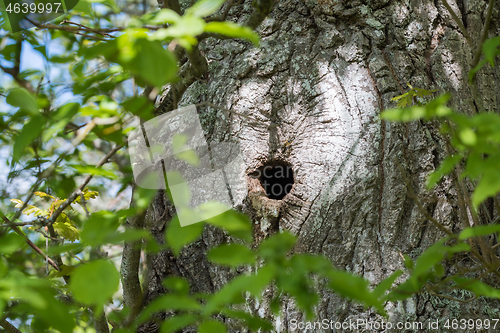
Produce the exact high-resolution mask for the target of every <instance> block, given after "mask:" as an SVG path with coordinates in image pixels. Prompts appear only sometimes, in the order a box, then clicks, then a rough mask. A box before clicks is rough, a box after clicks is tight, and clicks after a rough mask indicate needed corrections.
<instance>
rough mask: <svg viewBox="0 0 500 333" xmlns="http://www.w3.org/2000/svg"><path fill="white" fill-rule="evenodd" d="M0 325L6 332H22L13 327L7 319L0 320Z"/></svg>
mask: <svg viewBox="0 0 500 333" xmlns="http://www.w3.org/2000/svg"><path fill="white" fill-rule="evenodd" d="M0 326H2V327H3V328H4V329H5V330H6V331H7V333H22V332H21V331H20V330H18V329H17V328H15V327H14V325H12V324H11V323H9V322H8V321H7V319H2V320H0Z"/></svg>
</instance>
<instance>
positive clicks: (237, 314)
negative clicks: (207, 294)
mask: <svg viewBox="0 0 500 333" xmlns="http://www.w3.org/2000/svg"><path fill="white" fill-rule="evenodd" d="M222 314H223V315H224V316H227V317H231V318H236V319H239V320H242V321H243V322H244V323H245V325H246V326H247V327H248V328H249V329H250V330H251V331H254V332H258V331H260V332H268V331H272V329H273V325H272V324H271V323H270V322H268V321H267V320H265V319H262V318H260V317H258V316H252V315H251V314H249V313H247V312H245V311H234V310H230V309H226V308H225V309H222Z"/></svg>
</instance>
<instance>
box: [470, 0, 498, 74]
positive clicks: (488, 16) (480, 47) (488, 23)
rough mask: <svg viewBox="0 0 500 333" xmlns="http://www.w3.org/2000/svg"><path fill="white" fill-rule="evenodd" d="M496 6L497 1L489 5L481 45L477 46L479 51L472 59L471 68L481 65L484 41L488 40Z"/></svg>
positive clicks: (491, 0) (492, 1) (492, 0)
mask: <svg viewBox="0 0 500 333" xmlns="http://www.w3.org/2000/svg"><path fill="white" fill-rule="evenodd" d="M494 4H495V0H490V2H489V4H488V12H487V13H486V21H485V22H484V26H483V32H482V33H481V39H480V40H479V43H478V44H477V49H476V53H474V58H472V65H471V68H474V67H476V65H477V64H478V63H479V59H481V51H482V46H483V43H484V41H485V40H486V37H488V28H489V26H490V22H491V15H492V13H493V5H494Z"/></svg>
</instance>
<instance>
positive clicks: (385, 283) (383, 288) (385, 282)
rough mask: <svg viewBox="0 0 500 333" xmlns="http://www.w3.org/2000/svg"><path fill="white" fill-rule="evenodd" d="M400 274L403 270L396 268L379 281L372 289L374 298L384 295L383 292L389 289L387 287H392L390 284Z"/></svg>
mask: <svg viewBox="0 0 500 333" xmlns="http://www.w3.org/2000/svg"><path fill="white" fill-rule="evenodd" d="M401 274H403V271H402V270H399V269H398V270H397V271H395V272H394V273H392V274H391V275H390V276H389V277H387V278H385V279H383V280H382V281H380V283H379V284H378V285H377V287H376V288H375V289H374V290H373V295H374V296H375V297H376V298H380V297H381V296H382V295H384V293H385V292H386V291H387V290H389V288H391V287H392V285H393V284H394V281H396V279H397V278H398V277H400V276H401Z"/></svg>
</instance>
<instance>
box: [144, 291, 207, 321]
mask: <svg viewBox="0 0 500 333" xmlns="http://www.w3.org/2000/svg"><path fill="white" fill-rule="evenodd" d="M200 309H201V305H200V303H198V302H197V301H196V300H194V299H193V298H191V297H190V296H187V295H178V294H167V295H162V296H159V297H157V298H155V299H154V300H153V301H151V302H150V303H149V304H148V305H147V306H146V308H145V309H144V310H143V311H142V312H141V314H140V316H139V317H138V318H137V322H138V323H143V322H145V321H147V320H148V319H149V318H150V316H151V315H152V314H154V313H156V312H159V311H165V310H185V311H187V310H200Z"/></svg>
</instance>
